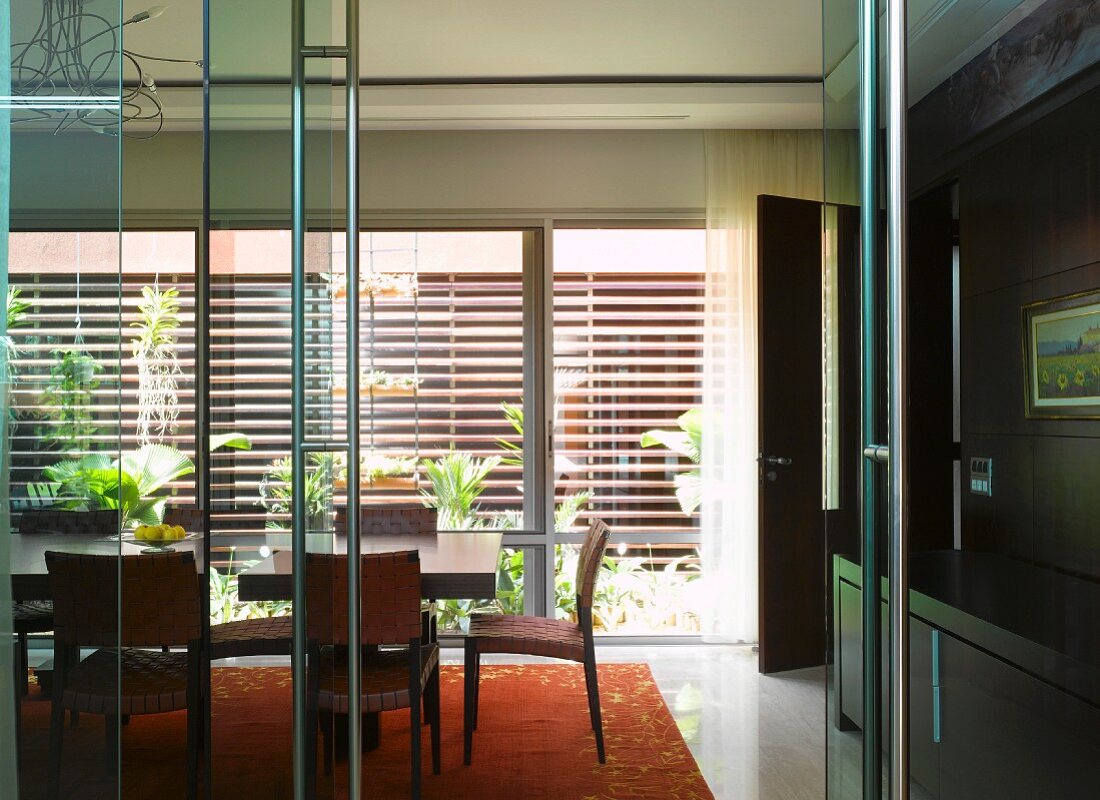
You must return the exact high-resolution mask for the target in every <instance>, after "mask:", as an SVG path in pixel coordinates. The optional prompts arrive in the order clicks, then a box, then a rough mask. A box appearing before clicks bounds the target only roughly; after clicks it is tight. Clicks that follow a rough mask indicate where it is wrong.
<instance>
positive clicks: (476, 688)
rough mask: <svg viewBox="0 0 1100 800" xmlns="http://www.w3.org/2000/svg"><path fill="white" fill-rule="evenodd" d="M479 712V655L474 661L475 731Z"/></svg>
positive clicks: (479, 654)
mask: <svg viewBox="0 0 1100 800" xmlns="http://www.w3.org/2000/svg"><path fill="white" fill-rule="evenodd" d="M480 710H481V653H478V654H477V656H476V660H475V661H474V730H475V731H476V730H477V718H478V711H480Z"/></svg>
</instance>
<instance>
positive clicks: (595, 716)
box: [584, 654, 607, 764]
mask: <svg viewBox="0 0 1100 800" xmlns="http://www.w3.org/2000/svg"><path fill="white" fill-rule="evenodd" d="M584 677H585V683H586V684H587V685H588V713H589V714H590V715H591V717H592V731H593V732H594V733H595V734H596V755H597V757H598V758H599V759H600V763H601V764H606V763H607V755H606V754H605V753H604V747H603V718H602V716H601V715H600V685H599V682H598V680H597V678H596V658H595V655H594V654H593V655H591V656H588V657H586V658H585V659H584Z"/></svg>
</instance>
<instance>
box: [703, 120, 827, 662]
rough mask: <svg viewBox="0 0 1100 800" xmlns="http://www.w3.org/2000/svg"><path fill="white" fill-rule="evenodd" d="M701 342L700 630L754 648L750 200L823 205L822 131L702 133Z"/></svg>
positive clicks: (753, 299)
mask: <svg viewBox="0 0 1100 800" xmlns="http://www.w3.org/2000/svg"><path fill="white" fill-rule="evenodd" d="M704 137H705V139H704V141H705V151H706V192H707V280H706V325H705V329H704V344H703V358H704V368H703V411H704V414H703V425H704V428H703V430H704V437H703V448H702V449H703V453H702V484H703V502H702V505H701V507H700V513H701V519H700V524H701V530H702V542H701V547H700V551H701V556H702V564H703V574H704V581H703V585H704V586H705V587H706V592H707V595H708V596H707V597H706V600H705V602H704V603H703V619H702V625H703V634H704V636H705V637H706V638H708V639H711V640H716V641H726V642H755V641H756V640H757V633H758V624H757V623H758V618H757V613H758V612H757V467H756V457H757V454H758V449H757V339H756V287H757V281H756V267H757V265H756V202H757V197H758V196H759V195H761V194H772V195H781V196H784V197H798V198H803V199H808V200H821V198H822V196H823V192H822V184H823V181H824V174H823V160H822V131H821V130H816V131H814V130H806V131H788V130H760V131H706V132H705V134H704Z"/></svg>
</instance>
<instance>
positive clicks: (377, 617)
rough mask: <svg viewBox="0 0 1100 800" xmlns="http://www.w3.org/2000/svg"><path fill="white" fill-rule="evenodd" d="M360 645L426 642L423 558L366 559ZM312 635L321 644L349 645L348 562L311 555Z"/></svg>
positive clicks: (410, 554)
mask: <svg viewBox="0 0 1100 800" xmlns="http://www.w3.org/2000/svg"><path fill="white" fill-rule="evenodd" d="M360 565H361V566H360V573H359V574H360V581H361V586H362V602H361V605H360V623H361V625H360V634H359V637H360V642H361V643H362V644H364V645H368V644H376V645H389V644H408V643H409V642H410V641H412V640H413V639H419V638H420V595H421V593H420V554H419V553H418V552H417V551H416V550H401V551H398V552H395V553H370V554H368V555H364V556H362V557H361V561H360ZM306 635H307V636H308V637H309V639H310V640H311V641H312V642H314V643H316V644H320V645H326V644H335V645H346V644H347V643H348V557H347V556H344V555H329V554H322V553H308V554H307V555H306Z"/></svg>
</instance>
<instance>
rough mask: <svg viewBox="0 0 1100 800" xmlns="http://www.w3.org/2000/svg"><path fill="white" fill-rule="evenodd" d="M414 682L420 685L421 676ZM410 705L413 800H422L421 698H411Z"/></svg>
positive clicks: (415, 678) (415, 677)
mask: <svg viewBox="0 0 1100 800" xmlns="http://www.w3.org/2000/svg"><path fill="white" fill-rule="evenodd" d="M413 680H415V681H416V682H417V685H419V683H420V676H419V675H416V676H414V677H413ZM410 700H411V702H410V703H409V741H410V743H411V746H410V749H411V750H412V753H411V757H412V798H413V800H420V762H421V760H422V758H423V756H422V755H421V753H420V739H421V733H420V698H419V697H413V698H410Z"/></svg>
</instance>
